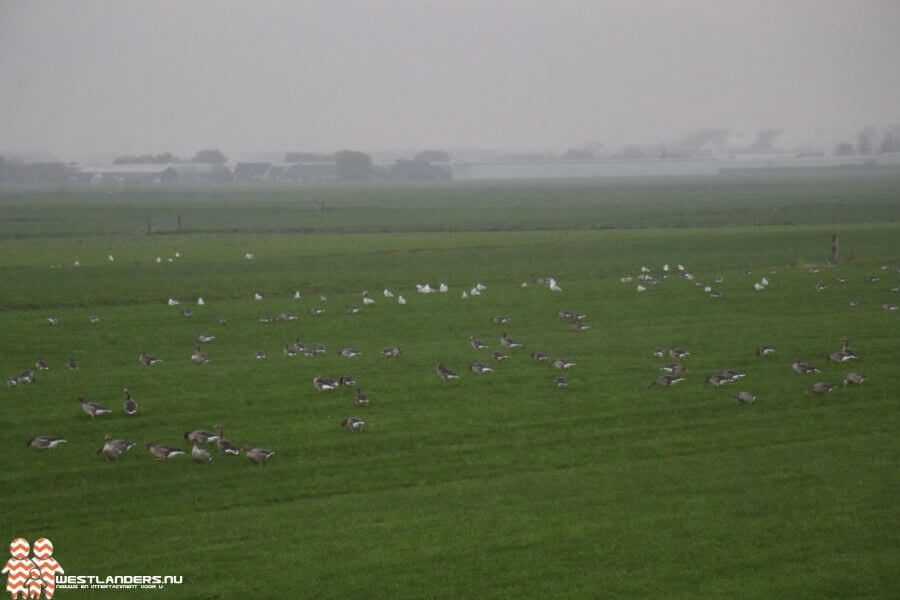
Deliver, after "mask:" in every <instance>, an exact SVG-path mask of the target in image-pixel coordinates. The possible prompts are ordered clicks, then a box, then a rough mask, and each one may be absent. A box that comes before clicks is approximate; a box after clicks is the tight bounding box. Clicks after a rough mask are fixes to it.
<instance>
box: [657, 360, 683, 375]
mask: <svg viewBox="0 0 900 600" xmlns="http://www.w3.org/2000/svg"><path fill="white" fill-rule="evenodd" d="M659 369H660V371H662V372H663V373H667V374H669V375H680V374H681V373H685V372H686V370H685V368H684V365H682V364H681V363H666V364H664V365H663V366H661V367H660V368H659Z"/></svg>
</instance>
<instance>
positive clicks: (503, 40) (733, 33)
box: [0, 0, 900, 161]
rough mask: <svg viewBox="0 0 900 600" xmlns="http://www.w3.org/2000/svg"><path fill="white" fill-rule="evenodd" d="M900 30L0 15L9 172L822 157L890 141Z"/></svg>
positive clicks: (867, 23)
mask: <svg viewBox="0 0 900 600" xmlns="http://www.w3.org/2000/svg"><path fill="white" fill-rule="evenodd" d="M898 25H900V3H897V2H895V1H893V0H866V1H859V2H845V1H838V0H815V1H813V0H803V1H797V2H791V3H783V2H777V1H772V0H765V1H762V2H752V3H748V2H721V1H714V0H680V1H678V2H675V1H656V2H642V3H634V2H625V1H609V0H602V1H601V0H594V1H587V2H576V1H564V2H532V1H528V2H522V1H491V2H481V1H478V2H476V1H471V0H462V1H459V2H451V3H448V2H400V1H380V2H372V3H365V2H309V1H302V2H295V1H287V0H266V1H262V2H172V1H158V0H154V1H143V2H127V3H122V2H113V1H83V2H77V3H64V2H14V1H7V0H2V1H0V98H2V100H0V132H2V133H0V151H5V152H16V153H21V154H27V153H32V154H41V153H44V154H47V155H52V156H54V157H56V158H59V159H62V160H78V161H84V160H90V159H92V158H98V157H105V158H110V157H112V156H115V155H118V154H143V153H158V152H167V151H169V152H173V153H175V154H177V155H190V154H192V153H193V152H194V151H195V150H197V149H198V148H220V149H221V150H222V151H223V152H225V153H226V154H227V155H228V156H229V157H234V158H239V157H240V156H241V153H253V152H284V151H286V150H306V151H317V152H333V151H336V150H340V149H342V148H355V149H359V150H362V151H366V152H375V151H386V150H394V151H402V150H405V149H422V148H442V149H446V150H450V151H453V150H464V149H495V150H501V151H508V152H527V151H537V152H562V151H565V150H566V149H567V148H572V147H591V148H598V147H600V148H615V147H620V146H622V145H626V144H642V143H658V142H662V141H665V140H677V139H679V138H680V137H682V136H685V135H688V134H690V133H691V132H693V131H697V130H702V129H710V128H714V129H721V130H726V131H728V132H729V134H728V135H729V136H731V137H733V141H732V142H730V143H735V144H745V145H748V144H752V142H753V140H754V139H755V136H756V135H757V134H758V132H759V131H761V130H765V129H778V130H785V131H786V132H787V133H785V134H784V135H783V136H782V137H781V138H780V139H781V143H783V144H789V145H791V146H792V147H802V146H804V145H806V146H809V147H812V148H818V147H821V148H822V149H825V150H830V149H832V148H833V147H834V144H835V143H836V142H840V141H849V142H855V141H856V136H857V135H858V133H859V132H860V131H861V130H862V129H863V128H865V127H867V126H874V127H883V126H886V125H889V124H891V123H896V122H897V121H898V120H900V104H898V102H897V99H898V98H900V70H898V69H897V68H896V64H897V59H898V58H900V36H898V35H897V31H898ZM742 136H743V137H746V139H743V137H742ZM742 139H743V141H742Z"/></svg>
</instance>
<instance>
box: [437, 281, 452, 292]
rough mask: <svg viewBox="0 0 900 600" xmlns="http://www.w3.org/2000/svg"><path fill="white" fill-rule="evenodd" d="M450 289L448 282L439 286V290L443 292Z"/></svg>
mask: <svg viewBox="0 0 900 600" xmlns="http://www.w3.org/2000/svg"><path fill="white" fill-rule="evenodd" d="M449 289H450V288H449V287H447V284H446V283H441V285H440V286H438V291H439V292H441V293H444V292H447V291H448V290H449Z"/></svg>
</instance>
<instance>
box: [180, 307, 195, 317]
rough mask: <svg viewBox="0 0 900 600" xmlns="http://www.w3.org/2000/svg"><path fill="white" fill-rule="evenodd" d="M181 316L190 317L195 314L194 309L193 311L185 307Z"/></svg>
mask: <svg viewBox="0 0 900 600" xmlns="http://www.w3.org/2000/svg"><path fill="white" fill-rule="evenodd" d="M181 316H182V317H184V318H185V319H190V318H191V317H193V316H194V311H192V310H191V309H189V308H185V309H184V310H182V311H181Z"/></svg>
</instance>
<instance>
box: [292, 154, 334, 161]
mask: <svg viewBox="0 0 900 600" xmlns="http://www.w3.org/2000/svg"><path fill="white" fill-rule="evenodd" d="M332 160H334V156H333V155H331V154H316V153H315V152H286V153H285V154H284V162H287V163H304V162H330V161H332Z"/></svg>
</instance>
